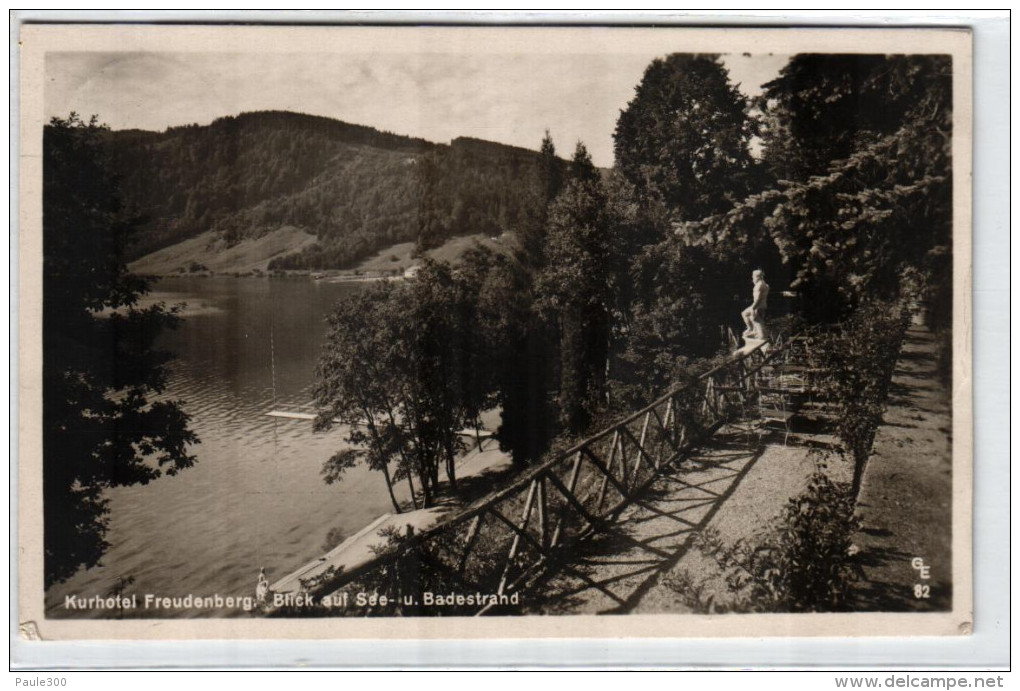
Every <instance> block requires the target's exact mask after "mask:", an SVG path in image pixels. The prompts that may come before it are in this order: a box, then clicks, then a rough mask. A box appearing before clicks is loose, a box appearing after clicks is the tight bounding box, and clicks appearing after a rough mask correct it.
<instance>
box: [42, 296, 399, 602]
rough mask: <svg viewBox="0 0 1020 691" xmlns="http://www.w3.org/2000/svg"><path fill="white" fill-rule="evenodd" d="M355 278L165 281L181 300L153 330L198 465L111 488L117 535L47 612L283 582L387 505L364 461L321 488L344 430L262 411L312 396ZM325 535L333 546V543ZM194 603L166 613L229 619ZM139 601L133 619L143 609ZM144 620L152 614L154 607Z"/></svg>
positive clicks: (243, 591)
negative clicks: (68, 602) (168, 327)
mask: <svg viewBox="0 0 1020 691" xmlns="http://www.w3.org/2000/svg"><path fill="white" fill-rule="evenodd" d="M360 289H362V286H361V285H359V284H350V283H347V284H344V283H328V282H325V281H312V280H308V279H300V280H293V279H257V278H250V279H245V278H240V279H238V278H218V277H211V278H200V277H196V278H185V277H181V278H166V279H163V280H161V281H159V282H158V283H157V284H156V286H155V287H154V290H153V295H152V297H155V298H157V299H159V300H163V301H165V302H167V303H168V304H174V303H181V302H184V303H187V307H186V309H185V310H184V314H185V318H184V320H183V323H182V325H181V327H180V328H179V329H178V330H177V331H175V332H172V333H168V334H166V336H165V337H163V338H162V339H161V345H162V346H164V347H166V348H168V349H170V350H172V351H174V352H175V353H177V354H178V359H177V360H176V361H175V362H174V363H173V364H172V367H171V377H170V385H169V391H168V392H167V393H168V396H169V397H171V398H177V399H180V400H183V401H184V402H185V410H186V411H187V412H188V413H189V414H190V415H191V416H192V429H193V430H194V431H195V432H196V433H197V434H198V435H199V437H200V438H201V444H198V445H197V446H195V447H193V448H192V452H193V453H195V454H196V455H197V457H198V462H197V463H196V465H195V467H193V468H190V469H188V470H185V471H183V472H182V473H180V474H179V475H177V476H175V477H162V478H160V479H158V480H156V481H154V482H152V483H150V484H149V485H145V486H134V487H123V488H118V489H115V490H112V491H110V492H109V493H108V496H109V498H110V510H111V513H110V530H109V533H108V536H107V539H108V541H109V542H110V543H111V547H110V549H109V551H108V552H107V553H106V555H105V557H104V558H103V560H102V561H103V565H102V566H100V567H95V568H92V569H89V570H82V571H79V572H78V574H76V575H75V576H74V577H73V578H71V579H70V580H69V581H67V582H65V583H62V584H59V585H56V586H54V587H52V588H50V590H49V591H48V592H47V594H46V603H47V615H48V616H51V617H61V616H95V617H101V616H116V614H117V612H116V611H114V612H113V613H111V612H110V611H87V612H66V611H65V610H64V607H63V603H64V596H65V595H80V596H85V597H90V596H93V595H104V594H106V593H107V591H109V589H110V588H111V587H113V586H114V584H115V583H116V582H117V580H118V578H121V577H124V578H128V577H130V578H133V579H134V582H133V583H132V584H131V585H129V586H128V587H127V588H126V590H125V594H126V595H130V594H132V593H136V594H138V595H139V596H140V597H141V596H143V595H144V594H145V593H152V594H155V595H159V596H167V597H173V596H186V595H189V594H191V595H194V596H203V597H204V596H213V595H217V594H219V595H222V596H224V597H225V596H238V595H243V596H247V595H251V594H252V593H253V592H254V588H255V583H256V578H257V576H258V573H259V568H260V567H263V566H264V567H265V568H266V574H267V576H268V578H269V580H270V581H271V582H272V581H273V580H275V579H277V578H279V577H280V576H282V575H285V574H286V573H289V572H291V571H293V570H294V569H296V568H297V567H299V566H301V565H302V564H304V563H305V562H307V561H309V560H311V559H313V558H314V557H316V556H317V555H319V554H321V553H322V552H323V551H325V549H326V548H327V547H329V546H332V545H333V544H335V543H336V542H338V539H337V535H340V536H342V537H346V536H349V535H352V534H353V533H354V532H356V531H357V530H358V529H359V528H361V527H362V526H364V525H365V524H367V523H368V522H370V521H371V520H372V519H374V518H375V517H377V516H379V515H380V514H382V513H385V512H386V511H389V510H391V506H390V502H389V499H388V496H387V494H386V488H385V485H384V482H383V479H382V477H381V475H380V474H379V473H377V472H373V471H369V470H366V469H365V468H363V467H358V468H355V469H352V470H350V471H348V475H347V476H346V477H345V479H344V480H343V482H342V483H340V484H335V485H332V486H330V485H326V484H325V483H324V482H323V480H322V477H321V475H320V469H321V467H322V463H323V461H324V460H326V459H327V458H329V456H330V455H332V453H333V452H335V451H336V450H337V449H338V448H340V447H341V446H342V438H343V432H342V431H341V430H334V431H332V432H329V433H325V434H315V433H313V432H312V428H311V426H312V423H311V422H309V421H307V420H287V419H279V418H274V417H269V416H267V415H266V413H268V412H269V411H270V410H271V409H273V408H274V407H277V406H287V405H307V404H309V403H310V402H311V394H310V393H309V391H310V388H311V385H312V383H313V380H314V369H315V364H316V361H317V359H318V356H319V352H320V349H321V346H322V342H323V338H324V335H325V332H326V324H325V317H326V315H327V314H328V313H329V311H330V309H331V307H332V305H333V304H334V303H335V302H336V301H337V300H338V299H340V298H341V297H343V296H344V295H347V294H349V293H351V292H352V291H356V290H360ZM331 531H332V532H333V535H332V538H331V540H332V541H331V543H330V545H327V544H326V543H327V538H328V537H330V532H331ZM237 614H238V613H237V611H236V610H202V609H191V610H186V611H182V612H178V611H173V610H171V611H170V612H163V613H162V614H161V616H193V617H197V616H236V615H237ZM145 615H146V613H145V611H144V610H141V609H140V610H138V611H136V612H131V613H129V614H128V616H145ZM150 616H160V615H157V614H152V613H150Z"/></svg>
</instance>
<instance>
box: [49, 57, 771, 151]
mask: <svg viewBox="0 0 1020 691" xmlns="http://www.w3.org/2000/svg"><path fill="white" fill-rule="evenodd" d="M664 54H665V53H662V52H654V51H652V50H649V52H646V53H644V52H641V51H640V50H636V51H633V52H628V53H625V54H619V53H617V54H609V53H569V52H560V53H553V54H543V53H538V52H518V53H505V52H503V53H499V52H495V53H484V52H480V53H478V54H469V55H465V54H444V53H441V52H414V51H405V52H396V53H385V52H383V53H379V52H360V53H359V52H347V53H328V52H304V53H302V52H287V53H280V52H276V53H263V52H232V53H231V52H226V53H224V52H215V53H213V52H140V51H136V52H67V53H60V52H57V53H53V52H51V53H48V54H47V58H46V90H45V96H44V98H45V105H44V107H45V111H46V117H47V118H49V117H54V116H56V117H66V116H67V114H68V113H69V112H71V111H72V110H73V111H76V112H78V113H79V114H80V115H82V116H89V115H92V114H97V115H99V117H100V120H101V121H102V122H105V123H106V124H108V125H109V126H110V127H111V128H113V129H128V128H139V129H146V130H156V131H160V130H164V129H166V128H167V127H168V126H173V125H183V124H190V123H198V124H202V125H204V124H208V123H209V122H211V121H212V120H214V119H215V118H217V117H222V116H225V115H237V114H238V113H241V112H245V111H254V110H290V111H295V112H301V113H308V114H312V115H322V116H326V117H331V118H336V119H339V120H343V121H346V122H350V123H356V124H360V125H368V126H371V127H375V128H378V129H382V130H389V131H391V132H395V133H397V134H403V135H410V136H416V137H422V138H425V139H428V140H430V141H434V142H449V141H450V140H451V139H453V138H455V137H460V136H468V137H477V138H480V139H488V140H493V141H497V142H502V143H505V144H512V145H515V146H522V147H526V148H529V149H537V148H538V146H539V144H540V142H541V140H542V137H543V135H544V133H545V130H547V129H548V130H549V131H550V133H551V134H552V137H553V141H554V142H555V144H556V147H557V152H558V153H559V154H560V155H561V156H563V157H569V156H570V155H571V153H573V149H574V146H575V144H576V143H577V142H578V141H579V140H580V141H583V142H584V143H585V145H586V146H587V148H588V150H589V152H590V153H591V155H592V159H593V161H594V162H595V164H596V165H599V166H606V167H609V166H612V164H613V140H612V135H613V130H614V128H615V126H616V120H617V117H618V116H619V113H620V111H621V110H622V109H624V108H626V106H627V103H628V102H629V101H630V100H631V98H633V95H634V88H635V87H636V86H637V84H638V83H639V82H640V81H641V77H642V75H643V73H644V70H645V68H646V67H647V66H648V64H649V63H650V62H651V61H652V60H653V59H654V58H656V57H662V56H663V55H664ZM787 58H788V56H785V55H771V54H769V55H756V56H746V55H738V54H733V55H725V56H724V57H723V61H724V63H725V64H726V66H727V67H728V69H729V70H730V73H731V78H732V80H733V81H734V82H735V83H740V88H741V90H742V91H744V93H746V94H749V95H754V94H757V93H760V86H761V84H763V83H764V82H767V81H769V80H770V79H772V78H774V77H775V76H776V74H777V73H778V71H779V69H780V68H782V66H783V65H784V64H786V60H787Z"/></svg>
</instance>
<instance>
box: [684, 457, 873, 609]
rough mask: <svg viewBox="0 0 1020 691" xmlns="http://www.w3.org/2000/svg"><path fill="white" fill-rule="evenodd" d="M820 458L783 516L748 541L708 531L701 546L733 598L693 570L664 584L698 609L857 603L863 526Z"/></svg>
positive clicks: (847, 490)
mask: <svg viewBox="0 0 1020 691" xmlns="http://www.w3.org/2000/svg"><path fill="white" fill-rule="evenodd" d="M824 468H825V465H824V463H821V462H819V464H818V467H817V469H816V471H815V473H814V474H813V475H812V476H811V479H810V481H809V483H808V487H807V489H806V490H805V491H804V492H803V493H802V494H800V495H798V496H797V497H794V498H793V499H791V500H790V501H789V502H788V503H787V505H786V508H785V510H784V512H783V514H782V516H781V517H780V518H779V519H777V520H776V521H774V522H773V524H772V525H770V526H769V527H767V528H766V529H765V530H763V531H761V532H760V533H758V534H756V535H755V537H754V538H752V539H750V540H739V541H737V542H736V543H735V544H733V545H727V544H725V543H724V541H723V540H722V539H721V537H720V536H719V534H718V532H717V531H704V532H702V533H701V534H700V535H699V536H698V539H697V541H696V545H697V546H698V548H699V550H700V551H701V552H702V553H703V554H705V555H707V556H709V557H711V558H712V559H713V560H714V561H715V562H716V563H717V564H718V565H719V567H720V568H721V569H722V573H723V575H724V579H725V583H726V588H727V590H728V594H727V595H728V596H727V597H726V598H724V599H723V600H719V601H717V599H716V598H715V597H714V596H713V595H712V594H710V593H709V591H708V589H707V588H706V587H705V582H704V581H701V582H699V581H696V580H695V579H694V578H693V577H692V576H691V575H690V573H688V572H685V571H679V572H676V573H674V574H672V575H671V576H670V577H669V578H667V579H666V580H665V581H664V584H665V585H666V586H667V587H669V588H671V589H673V590H674V591H676V592H678V593H679V594H680V595H681V596H682V597H683V598H684V600H685V602H686V603H687V604H688V605H689V606H690V607H691V608H692V609H694V610H695V611H701V612H707V611H713V612H720V611H737V612H843V611H848V610H850V609H852V607H853V589H852V587H853V584H854V582H855V581H857V580H858V579H859V577H860V566H859V563H858V557H857V554H856V549H854V547H853V536H854V534H855V533H856V532H857V531H858V530H860V527H861V522H860V518H859V517H858V516H857V515H856V513H855V500H854V495H853V491H852V487H851V486H850V484H849V483H838V482H833V481H832V480H831V479H830V478H829V477H828V475H827V474H826V473H825V472H824Z"/></svg>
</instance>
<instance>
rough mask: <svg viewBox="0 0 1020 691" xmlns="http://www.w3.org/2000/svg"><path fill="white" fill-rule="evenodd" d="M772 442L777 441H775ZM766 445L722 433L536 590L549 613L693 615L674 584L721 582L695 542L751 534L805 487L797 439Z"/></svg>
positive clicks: (733, 431) (804, 455)
mask: <svg viewBox="0 0 1020 691" xmlns="http://www.w3.org/2000/svg"><path fill="white" fill-rule="evenodd" d="M764 441H766V442H767V441H769V440H768V439H766V440H764ZM778 442H779V443H762V442H761V440H759V438H758V436H757V435H756V434H747V432H746V430H742V429H739V428H736V427H724V428H722V429H721V430H719V431H718V432H716V434H715V435H714V436H713V437H712V438H711V439H710V440H709V441H708V442H707V444H706V447H705V448H704V449H702V450H700V451H699V452H698V453H696V454H695V455H694V456H693V457H692V458H690V459H689V460H687V461H685V462H684V463H683V464H682V465H681V466H680V467H679V468H676V469H674V470H672V471H670V472H668V473H667V474H665V475H664V476H663V477H662V478H660V479H659V480H658V481H656V482H655V483H654V484H653V485H652V486H651V487H650V488H649V490H648V492H647V493H646V495H645V496H644V497H643V498H642V499H641V500H640V501H638V502H636V503H634V504H632V505H631V506H629V507H628V508H627V509H626V510H625V511H624V512H623V514H622V515H621V516H620V520H619V522H618V523H617V524H615V525H614V527H613V528H612V529H610V530H609V531H608V532H607V533H605V534H602V535H598V536H596V537H595V538H593V539H592V540H590V541H589V542H587V543H586V544H584V545H582V546H581V547H580V548H579V551H578V555H577V557H576V559H575V560H573V561H572V563H571V565H570V566H569V568H567V569H561V570H560V571H559V572H557V573H555V574H551V575H548V576H546V578H545V579H544V580H543V581H542V582H539V583H538V584H536V586H535V589H536V590H537V591H538V592H541V593H542V594H543V596H544V597H543V599H544V600H546V603H545V604H544V605H542V606H541V607H540V608H538V609H539V611H542V612H545V613H549V614H553V613H556V614H566V613H576V614H596V613H606V614H609V613H617V614H623V613H630V612H637V613H661V612H688V611H691V610H690V609H689V608H688V607H687V606H686V605H685V604H684V603H683V600H682V599H681V598H680V597H679V596H678V594H677V592H676V591H675V590H674V589H673V588H671V587H669V584H668V583H669V581H670V576H671V575H673V576H675V575H676V574H677V573H680V572H684V573H687V574H691V575H693V576H694V577H695V578H696V579H698V580H701V579H704V578H711V577H712V576H714V575H716V574H717V569H715V568H714V565H713V564H711V563H708V560H707V559H706V558H705V557H703V556H702V555H701V554H700V553H699V552H698V550H696V549H692V548H691V539H692V537H693V536H694V535H695V534H696V533H697V532H698V531H700V530H703V529H705V528H706V527H712V528H716V529H718V530H719V531H720V533H721V534H722V535H725V536H726V539H727V540H736V539H739V538H741V537H749V536H751V535H752V534H753V533H754V532H755V531H756V530H757V529H759V528H760V527H762V526H763V525H764V524H765V523H767V522H768V521H769V520H770V519H772V518H773V517H775V516H776V515H778V514H779V513H780V512H781V511H782V508H783V505H784V504H785V503H786V501H787V500H788V499H789V498H791V497H793V496H795V495H797V494H799V493H800V492H801V491H802V490H803V489H804V487H806V485H807V478H808V476H810V474H811V472H812V470H813V469H814V461H813V459H811V458H810V457H809V455H808V450H807V448H806V447H805V446H803V445H800V444H798V440H796V439H794V438H793V437H791V439H790V442H789V445H786V446H784V445H783V444H782V434H779V435H778Z"/></svg>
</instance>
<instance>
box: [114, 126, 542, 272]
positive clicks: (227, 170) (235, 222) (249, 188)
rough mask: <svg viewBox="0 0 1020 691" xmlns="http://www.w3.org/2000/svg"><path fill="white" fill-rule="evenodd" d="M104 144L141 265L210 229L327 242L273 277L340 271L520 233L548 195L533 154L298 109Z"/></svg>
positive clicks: (282, 264)
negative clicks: (136, 225)
mask: <svg viewBox="0 0 1020 691" xmlns="http://www.w3.org/2000/svg"><path fill="white" fill-rule="evenodd" d="M108 144H109V146H110V150H111V154H112V158H113V162H114V166H115V167H116V168H117V171H118V172H119V173H120V175H121V178H122V188H123V193H124V198H125V202H126V204H127V205H128V207H129V208H130V209H131V210H132V211H134V212H137V213H139V214H140V215H142V216H143V217H144V218H145V221H144V224H143V228H142V232H141V234H140V238H139V241H138V243H137V244H136V245H135V246H134V247H132V248H131V250H130V252H131V256H132V257H139V256H142V255H145V254H147V253H150V252H152V251H154V250H157V249H160V248H163V247H167V246H169V245H173V244H176V243H178V242H180V241H183V240H186V239H189V238H192V237H195V236H197V235H200V234H202V233H206V232H210V231H211V232H212V233H214V234H215V235H216V236H218V238H219V239H220V241H221V243H220V244H224V243H225V244H226V245H228V246H229V245H234V244H236V243H238V242H241V241H243V240H250V239H255V238H259V237H262V236H264V235H266V234H267V233H271V232H274V231H277V230H278V229H281V228H291V229H293V228H299V229H303V230H305V231H307V232H309V233H312V234H314V235H315V236H316V238H317V241H316V242H314V243H313V244H311V245H308V246H305V247H303V248H302V249H300V250H299V251H295V252H293V253H289V254H288V253H286V252H284V253H281V255H280V256H279V257H278V258H276V259H274V260H273V262H272V264H271V265H270V268H290V269H295V268H309V269H318V268H344V267H347V266H350V265H352V264H353V263H355V262H357V261H358V260H360V259H362V258H364V257H366V256H368V255H370V254H372V253H374V252H377V251H379V250H380V249H382V248H384V247H387V246H389V245H392V244H395V243H399V242H411V241H413V242H417V243H418V245H419V246H420V247H422V248H423V249H427V248H429V247H433V246H437V245H439V244H441V243H442V242H443V241H444V240H446V239H447V238H449V237H453V236H457V235H467V234H475V233H485V234H490V235H496V234H499V233H501V232H504V231H507V230H513V229H514V228H517V227H519V226H520V225H521V224H524V223H527V222H529V219H530V218H532V217H533V215H534V214H535V209H536V206H537V205H538V204H539V203H541V202H540V200H541V199H542V183H541V178H540V172H539V171H540V164H539V161H540V158H539V153H538V152H536V151H529V150H527V149H521V148H517V147H511V146H506V145H502V144H497V143H494V142H487V141H482V140H478V139H470V138H459V139H455V140H454V141H453V142H451V144H449V145H445V144H435V143H432V142H428V141H425V140H422V139H413V138H410V137H403V136H399V135H395V134H391V133H387V132H380V131H378V130H375V129H373V128H371V127H364V126H359V125H351V124H348V123H344V122H340V121H338V120H332V119H329V118H323V117H315V116H310V115H302V114H297V113H289V112H258V113H244V114H241V115H238V116H236V117H225V118H220V119H218V120H216V121H214V122H213V123H212V124H210V125H207V126H199V125H189V126H185V127H174V128H170V129H168V130H167V131H166V132H162V133H157V132H144V131H139V130H125V131H117V132H110V133H109V137H108ZM537 144H538V142H536V145H537Z"/></svg>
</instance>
